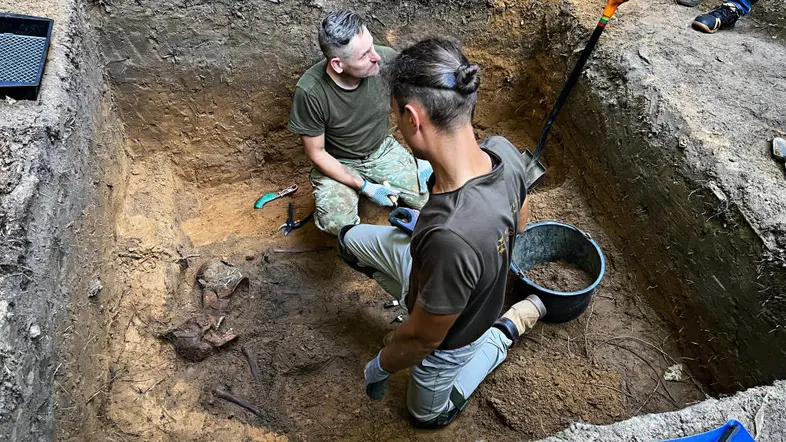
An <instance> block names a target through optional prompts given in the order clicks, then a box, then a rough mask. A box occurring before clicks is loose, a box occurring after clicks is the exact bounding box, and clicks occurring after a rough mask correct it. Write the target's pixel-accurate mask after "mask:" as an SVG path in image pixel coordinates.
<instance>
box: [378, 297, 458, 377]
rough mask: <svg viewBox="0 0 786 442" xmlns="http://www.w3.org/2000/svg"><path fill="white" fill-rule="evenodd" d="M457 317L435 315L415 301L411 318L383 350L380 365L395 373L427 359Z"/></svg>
mask: <svg viewBox="0 0 786 442" xmlns="http://www.w3.org/2000/svg"><path fill="white" fill-rule="evenodd" d="M458 316H459V315H458V314H455V315H435V314H433V313H429V312H427V311H425V310H423V308H422V307H421V306H420V305H419V304H415V309H414V310H413V311H412V314H411V315H410V316H409V319H408V320H407V321H406V322H404V323H403V324H401V327H399V328H398V330H396V333H395V335H393V339H392V340H391V341H390V343H389V344H388V345H387V347H385V348H384V349H383V350H382V356H381V357H380V365H381V366H382V368H383V369H384V370H385V371H387V372H388V373H395V372H397V371H399V370H402V369H404V368H407V367H411V366H412V365H415V364H417V363H419V362H421V361H422V360H423V359H426V357H427V356H428V355H429V354H431V352H432V351H434V349H436V348H437V347H439V345H440V344H441V343H442V341H443V340H444V339H445V336H446V335H447V334H448V330H450V327H452V326H453V323H454V322H456V319H457V318H458Z"/></svg>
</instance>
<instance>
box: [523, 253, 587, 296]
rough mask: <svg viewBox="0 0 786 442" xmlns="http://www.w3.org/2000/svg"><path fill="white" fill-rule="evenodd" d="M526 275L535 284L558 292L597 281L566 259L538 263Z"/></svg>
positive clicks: (568, 290) (571, 290) (579, 287)
mask: <svg viewBox="0 0 786 442" xmlns="http://www.w3.org/2000/svg"><path fill="white" fill-rule="evenodd" d="M526 276H527V278H529V280H530V281H532V282H534V283H535V284H537V285H539V286H541V287H545V288H547V289H549V290H554V291H558V292H575V291H577V290H581V289H585V288H587V287H589V286H590V285H592V283H593V282H595V280H594V278H593V277H592V275H590V274H589V273H587V272H585V271H584V270H582V269H581V268H580V267H579V266H577V265H575V264H571V263H569V262H567V261H564V260H559V261H554V262H544V263H541V264H538V265H536V266H534V267H532V268H531V269H529V270H528V271H527V273H526Z"/></svg>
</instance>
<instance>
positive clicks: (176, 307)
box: [66, 109, 704, 440]
mask: <svg viewBox="0 0 786 442" xmlns="http://www.w3.org/2000/svg"><path fill="white" fill-rule="evenodd" d="M479 115H480V118H481V120H482V119H484V118H485V117H484V116H486V115H487V114H486V113H485V111H484V110H482V109H481V111H480V112H479ZM481 126H482V124H481ZM501 126H503V127H504V128H500V129H498V128H497V127H495V126H493V125H490V126H489V127H487V128H486V129H481V130H480V131H479V135H481V136H482V137H484V136H487V135H489V134H492V133H495V134H496V133H498V134H502V135H505V136H508V137H509V138H510V139H511V140H513V141H514V142H517V143H519V145H532V144H531V141H530V140H529V137H528V135H527V132H526V131H525V130H524V129H518V130H516V129H515V125H513V124H511V122H510V121H507V122H504V121H503V122H502V123H501ZM169 164H170V163H169V162H167V161H166V160H165V158H164V157H161V158H153V159H151V160H148V161H137V162H135V163H134V164H131V165H130V166H129V167H130V169H129V171H130V175H129V182H128V184H127V189H126V190H125V197H124V202H123V204H122V205H121V206H122V207H121V209H120V213H119V215H118V219H117V234H118V240H117V249H116V250H115V251H114V267H115V269H116V271H117V273H118V280H119V281H118V282H119V283H120V284H121V286H123V289H122V294H121V296H120V297H119V299H117V300H110V301H106V302H107V305H106V306H104V307H105V308H107V309H108V310H109V312H110V313H111V314H112V315H113V321H112V323H111V324H110V328H111V334H110V338H109V343H108V353H107V354H106V355H105V357H106V358H108V359H109V360H110V361H111V362H110V363H109V370H108V373H106V374H104V376H105V377H106V383H105V384H104V385H105V390H104V391H99V392H97V396H96V397H95V399H94V400H96V401H99V402H100V404H101V409H102V415H101V419H102V421H103V422H104V423H105V424H106V425H105V426H104V427H103V428H95V429H92V431H93V432H92V433H91V432H84V429H83V430H82V431H83V433H82V434H83V435H85V437H86V438H87V439H90V440H97V439H100V437H99V436H97V435H102V437H105V436H106V435H107V434H108V435H111V436H112V437H115V438H119V439H121V440H125V439H133V438H142V439H144V440H217V439H221V440H243V438H251V439H255V440H263V439H271V440H272V439H275V438H276V437H278V436H277V435H285V436H286V437H289V438H291V439H293V440H332V439H337V438H344V439H349V440H411V439H418V440H456V439H457V438H459V439H462V440H466V439H473V440H476V439H489V440H514V439H519V440H520V439H535V438H540V437H545V436H548V435H550V434H553V433H554V432H556V431H559V430H561V429H563V428H565V427H566V426H567V424H568V423H569V422H571V421H583V422H589V423H596V424H607V423H612V422H615V421H619V420H623V419H625V418H628V417H630V416H632V415H636V414H640V413H649V412H660V411H665V410H674V409H677V408H680V407H682V406H684V405H685V404H688V403H691V402H696V401H699V400H701V399H703V398H704V395H703V394H701V393H700V392H699V391H698V389H697V387H696V386H694V384H693V383H692V382H691V381H690V379H685V380H684V381H682V382H666V381H664V380H663V374H664V372H665V371H666V370H667V368H668V367H669V366H672V365H674V364H675V363H676V361H677V360H678V359H679V357H678V354H677V350H676V347H675V345H673V344H674V342H673V339H672V338H671V335H670V333H669V331H668V330H667V329H666V328H665V327H664V325H663V324H662V323H661V322H660V321H659V320H658V319H657V316H656V314H655V313H654V312H653V311H652V310H651V309H650V308H649V307H648V306H647V305H646V304H645V303H644V302H643V301H642V300H641V296H640V291H641V286H640V284H638V283H637V281H636V277H635V274H634V273H633V271H632V269H630V268H628V267H627V266H626V264H625V256H624V255H623V254H622V253H620V251H618V250H616V249H615V248H614V247H613V246H612V244H611V241H610V239H609V238H608V237H607V236H606V234H605V233H604V231H603V230H602V229H601V227H600V226H599V225H598V224H596V223H595V222H593V219H594V218H595V217H594V216H593V213H592V211H591V209H590V208H589V206H588V204H587V201H586V200H585V199H584V197H583V196H582V191H581V189H580V186H579V185H578V183H577V182H576V181H574V180H573V179H572V178H565V177H560V176H559V175H560V174H559V173H556V171H554V172H555V173H553V176H554V179H551V178H550V181H546V182H545V183H544V184H543V185H542V186H541V187H539V188H538V189H537V190H536V191H535V192H533V193H532V194H531V196H530V200H531V206H530V207H531V210H530V211H531V220H532V221H534V220H545V219H556V220H561V221H565V222H568V223H572V224H574V225H576V226H578V227H579V228H581V229H583V230H585V231H587V232H590V233H591V234H592V235H593V237H594V238H595V239H596V240H597V241H598V242H599V243H600V245H601V247H602V248H603V250H604V253H605V255H606V258H607V262H608V264H607V270H606V276H605V277H604V279H603V281H602V283H601V284H600V286H599V287H598V289H597V290H596V292H595V296H594V299H593V302H592V304H591V305H590V307H589V309H588V311H587V312H586V313H585V314H584V315H583V316H581V317H580V318H579V319H577V320H575V321H573V322H570V323H567V324H560V325H550V324H539V325H538V326H537V327H536V328H535V329H534V330H533V331H532V332H531V333H530V334H529V335H528V336H526V337H525V338H524V339H522V340H521V342H520V343H519V344H518V345H517V346H515V347H514V348H513V349H512V351H511V352H510V354H509V359H508V361H506V362H505V363H504V364H503V365H502V366H501V367H500V368H499V369H498V370H497V371H496V372H495V373H493V374H492V375H491V376H489V377H488V378H487V380H486V381H485V382H484V383H483V384H482V385H481V386H480V388H479V389H478V390H477V391H476V393H475V394H474V395H473V396H472V398H471V401H470V405H469V407H468V409H467V410H466V411H465V412H464V413H463V414H462V416H461V417H460V418H459V419H458V420H457V421H456V422H455V423H454V424H452V425H451V426H450V427H449V428H447V429H445V430H443V431H440V432H428V431H416V430H414V429H413V428H411V427H410V426H409V425H408V422H407V411H406V408H405V392H406V385H407V373H406V372H401V373H397V374H395V375H394V376H393V377H392V379H391V382H390V389H389V392H388V394H387V396H386V397H385V399H384V400H382V401H380V402H375V403H371V402H370V401H369V400H368V399H367V398H366V396H365V393H364V389H363V377H362V369H363V365H364V364H365V362H366V361H367V360H369V359H370V358H372V357H373V356H374V355H375V354H376V353H377V352H378V351H379V349H380V346H381V339H382V337H383V336H384V335H385V334H386V333H387V332H388V331H389V330H392V329H393V328H394V327H395V325H391V321H392V319H393V318H394V317H395V316H396V315H398V314H399V313H403V311H390V310H384V309H383V308H382V304H383V303H384V302H385V301H386V300H387V299H388V298H387V296H386V294H385V293H384V291H383V290H381V289H380V288H378V287H377V286H376V284H375V283H374V282H373V281H372V280H369V279H367V278H365V277H364V276H363V275H361V274H359V273H357V272H354V271H353V270H351V269H349V268H348V267H347V266H346V265H345V264H344V263H343V262H342V261H341V260H340V259H339V257H338V256H337V252H336V250H335V247H334V246H335V240H334V238H333V237H330V236H328V235H326V234H323V233H321V232H319V231H318V230H317V229H316V227H315V226H314V224H313V223H309V224H308V225H306V226H305V227H304V228H302V229H300V230H297V231H295V232H293V233H292V234H290V235H289V236H288V237H284V236H283V234H282V233H280V232H276V228H277V227H278V226H279V225H280V224H281V223H282V222H283V220H284V219H285V217H286V206H287V202H288V201H287V200H279V201H275V202H273V203H270V204H269V205H268V206H267V207H265V208H264V209H263V210H255V209H253V203H254V201H255V200H256V198H258V197H259V195H261V194H262V193H265V192H268V191H271V190H275V189H279V188H283V187H286V186H289V185H291V184H292V181H294V182H297V184H299V185H300V186H301V188H300V190H299V191H298V192H297V193H296V194H295V196H294V197H293V198H291V200H292V201H294V203H295V207H296V211H297V214H298V215H303V214H305V213H307V212H308V211H310V210H312V209H313V204H314V203H313V198H312V196H311V194H310V186H309V184H308V181H307V180H306V178H305V177H306V176H307V175H306V171H307V167H304V168H301V169H300V170H298V171H296V173H293V174H292V176H293V177H295V178H292V179H290V181H282V182H262V181H248V182H243V183H234V184H231V185H219V186H216V187H210V188H199V187H197V186H194V185H192V184H189V183H187V182H182V181H180V180H179V179H178V178H177V177H176V174H175V173H173V171H172V170H171V169H172V168H171V166H170V165H169ZM361 216H362V218H363V220H364V221H366V222H369V221H371V222H377V223H384V221H385V218H386V216H385V213H384V211H383V210H382V209H379V208H376V207H373V206H371V205H370V204H368V203H366V202H365V201H364V202H363V203H362V205H361ZM178 232H179V233H178ZM189 244H190V245H189ZM324 247H329V248H330V249H329V250H321V251H313V252H304V253H292V252H293V251H308V250H311V249H314V248H324ZM168 250H170V251H168ZM171 250H177V251H178V253H177V254H173V253H172V252H171ZM212 258H222V259H225V260H226V261H227V262H230V263H233V264H234V265H236V266H237V267H238V268H239V269H240V270H241V271H242V273H243V274H244V275H246V276H247V277H248V278H249V284H248V285H244V286H241V288H240V289H239V290H238V291H237V292H235V294H234V295H233V297H232V301H231V305H230V312H229V313H228V314H227V315H226V319H225V320H224V322H223V325H222V328H223V329H232V330H233V331H234V332H235V333H237V334H238V335H239V339H238V340H237V341H236V342H234V343H233V344H230V345H229V346H227V347H224V348H223V349H221V350H220V351H218V352H217V353H215V354H214V355H212V356H210V357H209V358H208V359H206V360H204V361H202V362H199V363H188V362H185V361H184V360H182V359H180V358H178V357H177V356H176V354H175V352H174V350H173V349H172V347H171V346H170V345H169V344H168V343H166V342H164V341H162V340H160V339H158V338H157V336H158V335H159V334H160V333H161V332H162V331H164V330H166V329H169V328H172V327H174V326H177V325H178V324H180V323H182V322H183V321H185V320H186V319H188V318H189V317H191V316H192V315H194V314H197V313H198V312H199V311H200V291H199V287H198V285H197V282H196V276H195V274H196V271H197V269H198V268H199V266H200V265H201V264H202V263H203V262H205V261H207V260H209V259H212ZM186 263H188V264H186ZM167 281H176V282H175V283H174V284H173V283H171V282H167ZM241 345H242V346H244V347H245V348H247V349H249V350H250V351H251V353H252V354H253V355H254V356H255V358H256V361H257V363H258V364H259V367H260V368H261V372H262V373H261V376H260V378H259V379H256V380H255V379H253V378H252V376H251V372H250V369H249V364H248V362H247V361H246V358H245V356H244V355H243V354H242V353H241V350H240V346H241ZM66 382H69V380H68V379H66ZM216 387H223V388H226V389H230V390H231V391H232V392H234V393H235V394H237V395H238V396H241V397H243V398H246V399H248V400H249V401H251V402H253V403H254V404H257V405H258V406H259V407H261V408H262V409H263V410H264V414H265V417H264V418H260V417H257V416H254V415H252V414H250V413H248V412H247V411H244V410H242V409H240V408H238V407H236V406H235V405H232V404H229V403H226V402H224V401H223V400H221V399H218V398H216V397H215V396H214V395H213V393H212V390H213V389H214V388H216ZM91 435H92V436H91Z"/></svg>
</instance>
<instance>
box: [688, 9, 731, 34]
mask: <svg viewBox="0 0 786 442" xmlns="http://www.w3.org/2000/svg"><path fill="white" fill-rule="evenodd" d="M739 18H740V13H739V12H737V7H736V6H735V5H734V3H724V4H723V5H721V6H719V7H717V8H715V9H713V10H712V11H710V12H708V13H706V14H703V15H700V16H698V17H696V19H695V20H693V29H695V30H697V31H701V32H706V33H707V34H714V33H716V32H718V30H720V29H724V28H725V29H732V28H733V27H734V24H735V23H737V20H738V19H739Z"/></svg>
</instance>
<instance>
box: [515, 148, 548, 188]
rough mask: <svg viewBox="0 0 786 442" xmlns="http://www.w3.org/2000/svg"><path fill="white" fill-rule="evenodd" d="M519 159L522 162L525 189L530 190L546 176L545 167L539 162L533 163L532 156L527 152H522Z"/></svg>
mask: <svg viewBox="0 0 786 442" xmlns="http://www.w3.org/2000/svg"><path fill="white" fill-rule="evenodd" d="M521 159H522V161H524V180H525V182H526V184H527V189H531V188H532V187H533V186H535V184H537V183H538V182H539V181H540V179H541V178H543V176H544V175H546V167H545V166H543V164H542V163H541V162H540V161H534V155H532V153H531V152H530V151H529V150H525V151H524V152H522V154H521Z"/></svg>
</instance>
